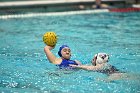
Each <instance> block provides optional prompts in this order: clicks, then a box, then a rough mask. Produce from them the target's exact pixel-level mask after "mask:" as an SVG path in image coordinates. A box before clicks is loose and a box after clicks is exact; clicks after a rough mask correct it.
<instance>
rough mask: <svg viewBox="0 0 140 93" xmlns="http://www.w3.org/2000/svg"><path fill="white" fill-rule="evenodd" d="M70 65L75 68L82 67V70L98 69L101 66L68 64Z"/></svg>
mask: <svg viewBox="0 0 140 93" xmlns="http://www.w3.org/2000/svg"><path fill="white" fill-rule="evenodd" d="M70 66H72V67H75V68H80V69H84V70H100V69H101V66H92V65H91V66H89V65H70Z"/></svg>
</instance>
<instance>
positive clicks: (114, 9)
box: [109, 7, 140, 12]
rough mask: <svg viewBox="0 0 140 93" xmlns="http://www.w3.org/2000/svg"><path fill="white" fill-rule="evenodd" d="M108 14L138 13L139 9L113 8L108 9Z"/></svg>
mask: <svg viewBox="0 0 140 93" xmlns="http://www.w3.org/2000/svg"><path fill="white" fill-rule="evenodd" d="M109 11H110V12H137V11H140V8H133V7H132V8H113V9H109Z"/></svg>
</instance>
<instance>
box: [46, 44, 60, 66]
mask: <svg viewBox="0 0 140 93" xmlns="http://www.w3.org/2000/svg"><path fill="white" fill-rule="evenodd" d="M53 48H54V47H51V46H45V47H44V52H45V53H46V56H47V58H48V60H49V62H51V63H53V64H60V63H61V61H62V60H61V59H60V58H57V57H56V56H55V55H54V54H53V53H52V52H51V50H52V49H53Z"/></svg>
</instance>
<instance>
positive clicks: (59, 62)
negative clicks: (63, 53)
mask: <svg viewBox="0 0 140 93" xmlns="http://www.w3.org/2000/svg"><path fill="white" fill-rule="evenodd" d="M61 63H62V58H56V59H55V60H54V62H53V64H56V65H59V64H61Z"/></svg>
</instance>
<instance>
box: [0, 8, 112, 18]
mask: <svg viewBox="0 0 140 93" xmlns="http://www.w3.org/2000/svg"><path fill="white" fill-rule="evenodd" d="M103 12H109V10H108V9H95V10H81V11H67V12H49V13H28V14H13V15H0V19H10V18H29V17H37V16H64V15H76V14H92V13H103Z"/></svg>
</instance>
